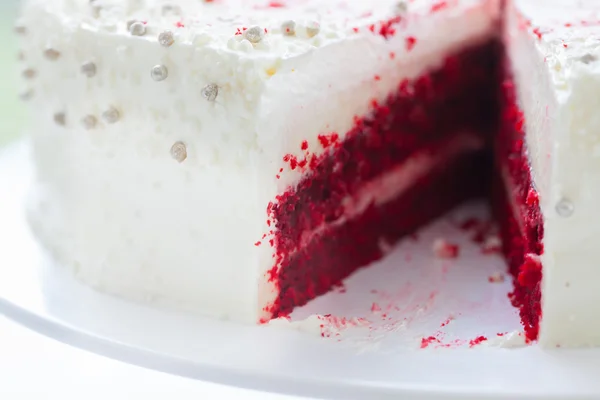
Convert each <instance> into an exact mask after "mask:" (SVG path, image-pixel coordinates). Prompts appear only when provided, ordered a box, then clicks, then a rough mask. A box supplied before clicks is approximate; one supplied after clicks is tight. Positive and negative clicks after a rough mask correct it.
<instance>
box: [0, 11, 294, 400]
mask: <svg viewBox="0 0 600 400" xmlns="http://www.w3.org/2000/svg"><path fill="white" fill-rule="evenodd" d="M0 1H1V0H0ZM0 399H6V400H20V399H28V400H31V399H44V400H46V399H61V400H70V399H77V400H92V399H103V400H104V399H110V400H118V399H144V400H152V399H170V400H171V399H172V400H180V399H194V400H204V399H210V400H218V399H228V400H229V399H231V400H237V399H240V400H300V399H299V398H297V397H289V396H279V395H274V394H266V393H258V392H254V391H248V390H242V389H237V388H232V387H226V386H221V385H215V384H210V383H205V382H200V381H194V380H191V379H186V378H180V377H176V376H171V375H168V374H164V373H160V372H155V371H151V370H146V369H143V368H139V367H134V366H130V365H128V364H124V363H121V362H118V361H113V360H111V359H108V358H105V357H101V356H97V355H95V354H92V353H88V352H85V351H83V350H79V349H76V348H73V347H70V346H67V345H64V344H62V343H59V342H57V341H54V340H52V339H49V338H46V337H44V336H41V335H39V334H37V333H35V332H33V331H30V330H28V329H26V328H23V327H21V326H19V325H17V324H15V323H13V322H12V321H9V320H8V319H6V318H4V317H2V316H0Z"/></svg>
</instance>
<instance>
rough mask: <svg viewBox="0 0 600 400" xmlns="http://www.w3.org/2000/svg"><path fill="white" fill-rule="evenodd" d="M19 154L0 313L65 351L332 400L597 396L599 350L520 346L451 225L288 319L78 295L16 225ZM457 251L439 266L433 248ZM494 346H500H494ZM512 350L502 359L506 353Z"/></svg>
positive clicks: (2, 210) (0, 272) (1, 185)
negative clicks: (209, 313)
mask: <svg viewBox="0 0 600 400" xmlns="http://www.w3.org/2000/svg"><path fill="white" fill-rule="evenodd" d="M31 177H32V175H31V165H30V161H29V156H28V146H27V144H26V143H24V142H23V143H19V144H16V145H12V146H10V147H8V148H5V149H4V150H3V151H2V152H0V193H1V197H0V204H1V205H2V206H1V207H0V221H1V222H2V223H1V224H0V243H1V246H2V247H1V250H2V251H0V313H3V314H4V315H6V316H8V317H9V318H11V319H13V320H15V321H17V322H19V323H21V324H23V325H25V326H27V327H29V328H31V329H33V330H35V331H37V332H39V333H42V334H44V335H47V336H50V337H52V338H54V339H56V340H59V341H62V342H64V343H67V344H69V345H72V346H76V347H80V348H83V349H87V350H89V351H92V352H95V353H98V354H101V355H104V356H108V357H112V358H114V359H118V360H121V361H124V362H127V363H131V364H136V365H139V366H143V367H147V368H151V369H156V370H160V371H163V372H168V373H171V374H176V375H181V376H185V377H191V378H195V379H199V380H204V381H212V382H216V383H221V384H226V385H232V386H239V387H243V388H249V389H256V390H259V391H268V392H278V393H282V394H290V395H296V396H310V397H317V398H331V399H369V400H370V399H375V398H376V399H398V398H406V399H461V400H464V399H500V398H502V399H525V398H528V399H558V398H569V399H584V398H598V397H600V380H599V379H598V376H600V350H596V349H580V350H565V349H557V350H542V349H540V348H538V347H536V346H517V347H516V348H515V347H514V346H515V345H517V344H519V342H522V340H521V339H520V338H521V337H520V336H519V333H518V330H519V320H518V317H517V315H516V312H515V310H514V309H512V308H511V306H510V305H509V302H508V299H507V296H506V295H507V293H508V291H509V290H510V282H509V279H505V280H504V281H502V280H503V279H502V277H503V276H504V275H503V272H504V271H503V270H504V264H503V262H502V259H501V258H500V257H499V256H498V255H497V254H484V252H482V251H481V248H480V246H479V245H477V244H475V243H474V242H473V241H472V237H471V236H472V235H471V234H472V232H471V233H470V232H468V231H467V230H461V229H458V228H457V221H460V220H464V218H466V217H468V216H477V217H478V218H480V219H481V218H485V212H486V211H485V207H483V205H481V204H472V205H469V206H466V207H463V208H461V209H460V210H456V211H454V212H452V213H450V214H449V215H448V216H447V217H445V218H443V219H441V220H440V221H438V222H436V223H434V224H432V225H431V226H429V227H426V228H425V229H423V230H422V231H421V232H420V233H419V234H418V235H416V236H415V237H412V238H408V239H406V240H405V241H403V242H402V243H401V244H400V245H398V246H397V247H395V248H394V249H391V250H390V255H389V257H387V258H386V260H384V261H383V262H380V263H377V264H376V265H373V266H372V267H370V268H367V269H363V270H361V271H358V272H357V273H355V274H354V275H353V276H351V277H350V278H349V279H347V280H346V282H345V283H344V286H343V287H340V288H337V289H335V290H333V291H332V292H331V293H330V294H328V295H326V296H323V297H321V298H319V299H317V300H315V301H313V302H311V303H310V304H309V305H308V306H305V307H303V308H301V309H298V310H297V311H295V312H294V314H293V315H292V321H276V322H275V323H273V324H271V325H269V326H248V325H242V324H237V323H234V322H231V321H219V320H213V319H208V318H204V317H202V316H197V315H191V314H185V313H181V312H178V311H176V310H171V309H168V308H167V307H158V306H150V305H141V304H135V303H132V302H128V301H126V300H123V299H119V298H115V297H111V296H107V295H104V294H102V293H99V292H96V291H94V290H92V289H90V288H88V287H86V286H85V285H83V284H81V283H79V282H77V281H76V280H75V279H74V278H72V277H71V276H70V274H68V273H67V271H66V268H63V267H61V266H60V265H56V264H55V263H54V262H53V259H52V257H50V256H49V255H48V254H46V253H45V252H44V250H43V249H42V248H41V247H40V246H39V245H38V244H37V243H36V241H35V239H34V237H33V236H32V234H31V232H30V230H29V227H28V224H27V223H26V218H25V212H24V195H25V192H26V189H27V187H28V185H29V182H30V180H31ZM437 238H442V239H446V240H449V241H451V242H453V243H456V244H457V245H458V246H459V248H460V256H459V257H458V258H456V259H440V258H439V257H436V256H435V254H434V252H433V251H432V246H431V244H432V242H433V241H434V240H435V239H437ZM499 335H501V336H499ZM508 347H512V348H508Z"/></svg>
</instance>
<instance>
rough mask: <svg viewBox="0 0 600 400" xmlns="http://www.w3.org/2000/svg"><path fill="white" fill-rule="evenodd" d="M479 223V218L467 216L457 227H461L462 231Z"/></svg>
mask: <svg viewBox="0 0 600 400" xmlns="http://www.w3.org/2000/svg"><path fill="white" fill-rule="evenodd" d="M480 224H481V220H480V219H478V218H469V219H466V220H465V221H463V222H462V223H461V224H460V225H459V227H460V229H462V230H463V231H468V230H471V229H473V228H475V227H477V226H479V225H480Z"/></svg>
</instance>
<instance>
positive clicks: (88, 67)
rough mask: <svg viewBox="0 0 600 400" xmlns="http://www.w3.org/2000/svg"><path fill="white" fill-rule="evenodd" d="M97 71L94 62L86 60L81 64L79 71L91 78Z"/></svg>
mask: <svg viewBox="0 0 600 400" xmlns="http://www.w3.org/2000/svg"><path fill="white" fill-rule="evenodd" d="M97 72H98V68H97V67H96V64H94V63H93V62H91V61H88V62H86V63H83V64H82V65H81V73H82V74H84V75H85V76H87V77H88V78H93V77H94V76H96V73H97Z"/></svg>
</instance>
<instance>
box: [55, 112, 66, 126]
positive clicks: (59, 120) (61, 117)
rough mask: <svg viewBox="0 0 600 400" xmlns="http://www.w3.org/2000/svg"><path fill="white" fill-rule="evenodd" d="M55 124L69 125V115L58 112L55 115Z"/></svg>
mask: <svg viewBox="0 0 600 400" xmlns="http://www.w3.org/2000/svg"><path fill="white" fill-rule="evenodd" d="M53 119H54V122H55V123H56V125H59V126H65V125H66V123H67V115H66V114H65V113H64V112H58V113H56V114H54V117H53Z"/></svg>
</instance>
